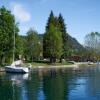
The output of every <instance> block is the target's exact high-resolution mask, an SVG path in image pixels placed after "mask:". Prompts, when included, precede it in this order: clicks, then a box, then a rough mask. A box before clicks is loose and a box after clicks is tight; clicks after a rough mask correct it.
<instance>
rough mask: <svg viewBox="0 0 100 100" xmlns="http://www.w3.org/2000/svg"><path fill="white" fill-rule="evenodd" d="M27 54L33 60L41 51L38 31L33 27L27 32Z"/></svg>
mask: <svg viewBox="0 0 100 100" xmlns="http://www.w3.org/2000/svg"><path fill="white" fill-rule="evenodd" d="M26 40H27V56H28V58H29V59H30V60H31V61H33V60H37V59H38V58H39V57H40V53H41V43H40V41H39V37H38V33H37V32H36V31H34V30H33V29H30V30H29V31H28V32H27V37H26Z"/></svg>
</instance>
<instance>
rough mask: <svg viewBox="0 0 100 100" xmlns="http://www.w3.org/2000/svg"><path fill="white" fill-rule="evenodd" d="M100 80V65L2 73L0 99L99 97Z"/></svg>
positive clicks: (87, 99)
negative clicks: (25, 72)
mask: <svg viewBox="0 0 100 100" xmlns="http://www.w3.org/2000/svg"><path fill="white" fill-rule="evenodd" d="M99 83H100V70H99V69H98V67H85V68H83V67H81V68H79V69H72V68H69V69H64V68H61V69H54V68H52V69H36V70H35V71H33V72H32V73H30V74H23V75H22V74H16V75H15V74H0V100H99V99H100V84H99Z"/></svg>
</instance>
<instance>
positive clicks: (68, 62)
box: [30, 61, 74, 68]
mask: <svg viewBox="0 0 100 100" xmlns="http://www.w3.org/2000/svg"><path fill="white" fill-rule="evenodd" d="M30 63H31V65H32V67H33V68H34V67H38V66H44V67H50V66H62V65H74V62H71V61H65V62H63V63H59V62H56V63H54V64H51V63H49V61H35V62H30Z"/></svg>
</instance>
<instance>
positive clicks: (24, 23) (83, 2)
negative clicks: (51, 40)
mask: <svg viewBox="0 0 100 100" xmlns="http://www.w3.org/2000/svg"><path fill="white" fill-rule="evenodd" d="M2 6H5V7H6V8H7V9H8V10H11V12H12V14H14V15H15V18H16V22H18V23H19V29H20V32H19V34H21V35H26V33H27V31H28V30H29V29H30V28H33V29H34V30H36V31H37V32H38V33H40V34H42V33H44V32H45V26H46V23H47V20H48V17H49V14H50V12H51V10H52V11H53V12H54V15H55V16H58V15H59V13H61V14H62V15H63V18H64V20H65V23H66V27H67V32H68V33H69V34H70V35H71V36H72V37H74V38H76V39H77V40H78V41H79V42H80V43H81V44H84V37H85V35H86V34H89V33H90V32H95V31H96V32H100V0H0V7H2Z"/></svg>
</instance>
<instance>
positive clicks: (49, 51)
mask: <svg viewBox="0 0 100 100" xmlns="http://www.w3.org/2000/svg"><path fill="white" fill-rule="evenodd" d="M61 55H62V34H61V32H60V28H59V22H58V18H57V17H54V15H53V12H52V11H51V13H50V16H49V19H48V23H47V26H46V32H45V34H44V38H43V56H44V57H45V58H50V61H51V62H55V60H56V58H60V57H61Z"/></svg>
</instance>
